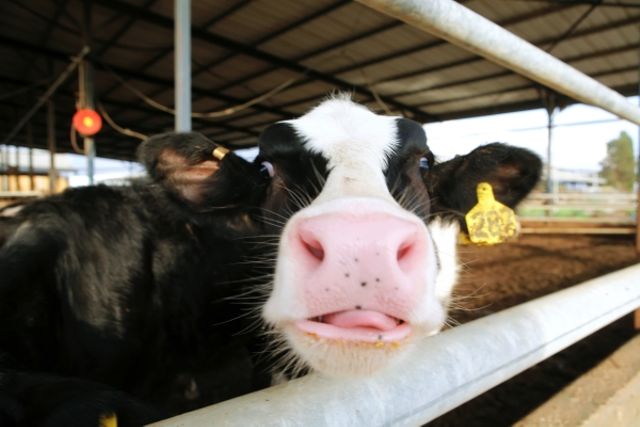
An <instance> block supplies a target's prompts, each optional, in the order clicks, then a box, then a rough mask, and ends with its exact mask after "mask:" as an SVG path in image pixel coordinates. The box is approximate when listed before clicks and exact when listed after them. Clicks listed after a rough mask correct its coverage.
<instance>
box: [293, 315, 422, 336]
mask: <svg viewBox="0 0 640 427" xmlns="http://www.w3.org/2000/svg"><path fill="white" fill-rule="evenodd" d="M296 326H297V328H298V329H299V330H301V331H303V332H305V333H307V334H310V335H312V336H317V337H322V338H328V339H334V340H342V341H355V342H368V343H380V342H383V343H384V342H398V341H400V340H403V339H405V338H406V337H407V336H409V335H410V334H411V327H410V326H409V324H408V323H406V322H401V321H400V320H398V319H396V318H394V317H391V316H388V315H386V314H384V313H380V312H378V311H371V310H346V311H340V312H337V313H331V314H325V315H324V316H321V317H319V318H315V319H313V320H311V319H310V320H301V321H298V322H296Z"/></svg>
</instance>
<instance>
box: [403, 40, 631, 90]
mask: <svg viewBox="0 0 640 427" xmlns="http://www.w3.org/2000/svg"><path fill="white" fill-rule="evenodd" d="M638 49H640V44H638V43H635V44H630V45H625V46H620V47H618V48H614V49H610V48H607V49H602V50H597V51H594V52H589V53H587V54H582V55H575V56H571V57H566V58H559V59H561V60H562V61H564V62H566V63H567V64H569V65H571V64H572V63H575V62H580V61H584V60H587V59H593V58H602V57H608V56H611V55H616V54H619V53H628V52H635V51H637V50H638ZM481 61H483V59H481V58H474V59H473V61H468V60H463V61H459V64H457V65H467V64H471V63H475V62H481ZM447 68H449V67H447ZM512 74H514V73H513V72H512V71H510V70H504V71H499V72H497V73H491V74H486V75H484V76H480V77H473V78H467V79H462V80H455V81H448V82H446V83H442V84H438V85H434V86H429V87H425V88H422V89H414V90H410V91H403V92H394V93H393V94H392V96H397V97H401V96H407V95H416V94H419V93H421V92H428V91H432V90H436V89H445V88H451V87H455V86H460V85H464V84H469V83H478V82H482V81H485V80H490V79H495V78H498V77H506V76H509V75H512Z"/></svg>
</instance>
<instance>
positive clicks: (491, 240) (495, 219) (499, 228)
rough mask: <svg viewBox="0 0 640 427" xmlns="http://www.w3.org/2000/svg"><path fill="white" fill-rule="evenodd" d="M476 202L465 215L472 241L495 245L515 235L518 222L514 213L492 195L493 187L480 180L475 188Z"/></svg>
mask: <svg viewBox="0 0 640 427" xmlns="http://www.w3.org/2000/svg"><path fill="white" fill-rule="evenodd" d="M476 192H477V194H478V204H477V205H475V206H474V207H473V208H472V209H471V210H470V211H469V212H468V213H467V215H465V217H464V219H465V221H466V222H467V228H468V229H469V240H471V242H472V243H478V244H485V245H495V244H496V243H501V242H504V241H505V240H507V239H509V238H512V237H515V236H516V235H517V234H518V229H519V228H520V227H519V224H518V220H517V218H516V214H515V213H514V212H513V211H512V210H511V209H510V208H509V207H507V206H505V205H503V204H502V203H500V202H498V201H497V200H496V199H495V197H494V196H493V188H491V184H489V183H487V182H481V183H479V184H478V187H477V188H476Z"/></svg>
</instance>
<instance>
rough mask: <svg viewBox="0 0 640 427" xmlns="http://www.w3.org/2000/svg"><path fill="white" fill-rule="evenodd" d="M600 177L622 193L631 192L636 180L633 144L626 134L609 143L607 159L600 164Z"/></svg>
mask: <svg viewBox="0 0 640 427" xmlns="http://www.w3.org/2000/svg"><path fill="white" fill-rule="evenodd" d="M600 165H601V166H602V169H601V170H600V176H601V177H602V178H604V179H605V180H606V182H607V184H608V185H610V186H612V187H614V188H616V189H618V190H622V191H631V189H632V188H633V183H634V181H635V178H636V161H635V157H634V155H633V143H632V141H631V137H630V136H629V134H628V133H626V132H624V131H623V132H620V135H619V136H618V137H617V138H616V139H613V140H611V141H609V142H607V157H605V159H604V160H603V161H602V162H601V163H600Z"/></svg>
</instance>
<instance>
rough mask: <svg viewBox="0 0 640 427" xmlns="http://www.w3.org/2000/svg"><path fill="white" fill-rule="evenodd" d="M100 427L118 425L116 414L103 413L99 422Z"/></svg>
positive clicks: (116, 426) (114, 426)
mask: <svg viewBox="0 0 640 427" xmlns="http://www.w3.org/2000/svg"><path fill="white" fill-rule="evenodd" d="M98 425H99V426H100V427H118V418H117V417H116V414H109V415H103V416H101V417H100V421H99V424H98Z"/></svg>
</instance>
